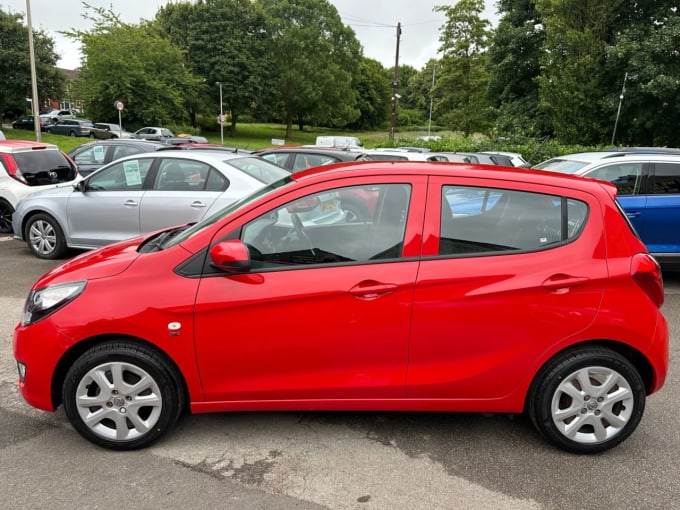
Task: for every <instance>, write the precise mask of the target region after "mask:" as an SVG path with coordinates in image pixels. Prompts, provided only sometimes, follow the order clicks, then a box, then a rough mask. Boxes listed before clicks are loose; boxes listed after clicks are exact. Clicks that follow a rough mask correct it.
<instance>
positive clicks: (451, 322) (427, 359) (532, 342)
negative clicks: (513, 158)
mask: <svg viewBox="0 0 680 510" xmlns="http://www.w3.org/2000/svg"><path fill="white" fill-rule="evenodd" d="M487 182H488V181H483V180H475V179H462V178H461V179H456V180H451V179H450V178H445V177H437V178H432V179H431V184H430V186H429V188H428V207H427V211H426V221H425V230H424V234H423V237H424V239H425V244H424V247H423V259H422V263H421V267H420V270H419V272H418V279H417V282H416V288H415V293H414V305H413V329H412V338H411V349H410V355H409V371H408V380H407V389H408V396H409V397H410V398H455V399H480V398H482V399H498V398H501V397H503V396H506V395H508V394H510V393H511V392H512V391H513V390H514V389H516V388H517V387H518V386H519V385H520V384H521V383H522V382H523V381H524V378H526V375H527V373H529V372H530V371H531V370H533V369H535V367H534V366H533V365H532V363H535V360H536V359H538V358H540V356H541V354H542V353H544V352H545V351H546V350H547V349H548V348H549V347H551V346H554V345H555V344H559V343H560V342H563V341H564V340H565V339H567V338H568V337H569V336H571V335H573V334H575V333H577V332H578V331H580V330H582V329H584V328H585V327H587V326H588V325H589V324H590V323H591V322H592V320H593V319H594V317H595V315H596V313H597V310H598V307H599V306H600V300H601V297H602V293H603V290H604V286H605V284H606V282H607V265H606V258H605V253H604V252H603V250H604V248H603V247H604V242H603V238H602V236H603V225H602V212H601V210H600V207H599V203H598V202H597V201H596V200H595V199H594V198H593V197H591V196H590V195H587V194H584V193H578V192H573V193H572V192H570V193H569V198H568V199H567V198H564V199H563V198H562V193H563V192H564V190H562V189H558V190H556V189H553V188H548V187H541V186H533V187H532V190H533V192H532V193H527V192H524V191H522V188H518V187H517V184H516V183H507V185H505V186H503V185H500V186H498V185H497V186H490V185H488V184H487ZM524 187H525V188H526V186H524ZM566 211H568V214H569V224H568V226H567V228H566V229H565V228H564V227H563V226H564V225H565V223H564V222H563V221H562V216H563V214H565V213H566ZM586 218H587V221H586ZM594 250H595V251H594ZM485 407H486V408H487V409H488V407H489V406H488V405H486V406H485Z"/></svg>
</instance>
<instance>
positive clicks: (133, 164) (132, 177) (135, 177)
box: [123, 159, 142, 186]
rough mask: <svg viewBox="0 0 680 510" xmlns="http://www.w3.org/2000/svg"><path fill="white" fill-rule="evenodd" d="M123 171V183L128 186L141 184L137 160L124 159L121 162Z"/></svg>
mask: <svg viewBox="0 0 680 510" xmlns="http://www.w3.org/2000/svg"><path fill="white" fill-rule="evenodd" d="M123 171H124V172H125V183H126V184H127V185H128V186H141V185H142V174H141V173H140V171H139V161H137V160H136V159H135V160H132V161H125V162H124V163H123Z"/></svg>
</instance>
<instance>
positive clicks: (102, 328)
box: [14, 161, 668, 453]
mask: <svg viewBox="0 0 680 510" xmlns="http://www.w3.org/2000/svg"><path fill="white" fill-rule="evenodd" d="M353 189H361V190H371V192H372V193H374V194H377V201H376V205H375V208H374V211H373V213H372V215H371V217H370V218H367V219H366V220H365V221H347V220H346V219H343V218H342V216H340V217H339V218H338V216H337V215H333V216H332V218H333V219H332V221H331V220H328V219H327V218H330V217H331V216H329V215H328V214H324V210H323V209H324V207H326V205H327V204H330V205H328V207H330V208H334V207H335V208H337V204H336V205H335V206H333V201H334V200H339V198H338V197H339V196H340V194H341V193H342V192H343V191H346V190H353ZM615 194H616V188H615V187H614V186H613V185H611V184H609V183H605V182H601V181H595V180H591V179H586V178H579V177H571V176H564V175H557V174H553V173H542V172H536V171H526V170H511V169H503V168H489V167H481V168H480V167H476V166H472V165H461V164H448V163H441V164H440V163H414V162H375V161H371V162H362V163H349V164H342V165H335V166H328V167H320V168H316V169H311V170H307V171H303V172H301V173H297V174H292V175H291V176H290V177H286V178H285V179H283V180H281V181H278V182H276V183H274V184H272V185H270V186H268V187H267V188H264V189H262V190H261V191H259V192H257V193H255V194H254V195H252V196H250V197H248V198H246V199H244V200H242V201H240V202H239V203H236V204H235V205H233V206H230V207H229V208H227V209H224V210H222V211H220V212H219V213H218V214H216V215H214V216H213V217H211V218H209V219H206V220H205V221H202V222H200V223H198V224H195V225H190V226H187V225H185V226H182V227H177V228H173V229H168V230H165V231H162V232H156V233H153V234H150V235H146V236H143V237H138V238H135V239H131V240H128V241H125V242H122V243H118V244H115V245H111V246H108V247H105V248H102V249H99V250H96V251H93V252H89V253H86V254H83V255H81V256H78V257H76V258H74V259H72V260H69V261H66V262H64V263H63V264H62V265H61V266H59V267H57V268H56V269H54V270H52V271H50V272H49V273H47V274H45V275H44V276H43V277H42V278H41V279H40V280H39V281H38V282H37V283H36V284H35V285H34V286H33V288H32V290H31V292H30V295H29V297H28V300H27V302H26V307H25V311H24V314H23V317H22V319H21V322H20V324H18V325H17V327H16V329H15V333H14V355H15V358H16V360H17V365H18V369H19V387H20V390H21V393H22V394H23V396H24V398H25V399H26V400H27V401H28V402H29V403H30V404H31V405H33V406H35V407H38V408H40V409H44V410H47V411H53V410H54V409H55V408H56V407H57V406H59V405H62V404H63V406H64V408H65V412H66V415H67V416H68V418H69V420H70V421H71V423H72V424H73V426H74V427H75V428H76V430H77V431H78V432H79V433H80V434H82V435H83V436H84V437H85V438H87V439H89V440H90V441H92V442H94V443H96V444H98V445H101V446H105V447H109V448H113V449H119V450H128V449H134V448H139V447H143V446H146V445H148V444H150V443H152V442H153V441H155V440H157V439H158V438H159V437H161V436H162V435H163V434H164V433H165V432H166V431H167V430H168V429H170V428H171V426H172V425H173V424H174V423H175V421H176V420H177V419H178V418H179V417H180V415H182V413H183V412H185V411H191V412H194V413H203V412H216V411H245V410H248V411H251V410H408V411H456V412H502V413H527V414H528V415H529V416H530V417H531V420H532V421H533V423H534V424H535V426H536V427H537V429H538V430H539V431H540V432H541V433H542V435H543V436H544V437H545V438H547V440H549V441H550V442H551V443H553V444H554V445H556V446H558V447H560V448H563V449H565V450H568V451H573V452H581V453H592V452H599V451H603V450H606V449H608V448H611V447H613V446H615V445H617V444H618V443H620V442H621V441H623V440H624V439H626V438H627V437H628V436H629V435H630V434H631V433H632V432H633V430H634V429H635V428H636V426H637V425H638V423H639V421H640V419H641V418H642V415H643V411H644V407H645V399H646V396H647V395H650V394H652V393H654V392H655V391H657V390H659V389H660V388H661V386H662V385H663V383H664V379H665V377H666V372H667V369H668V327H667V323H666V320H665V318H664V317H663V315H662V313H661V312H660V307H661V305H662V303H663V299H664V294H663V284H662V279H661V273H660V271H659V266H658V264H657V263H656V261H655V260H654V259H653V258H652V257H651V256H650V255H649V254H648V253H647V250H646V249H645V246H644V245H643V243H642V242H641V241H640V239H639V238H638V236H637V235H636V233H635V231H634V230H633V228H632V227H631V225H630V223H629V222H628V220H627V219H626V216H625V215H624V214H623V213H622V211H621V209H620V207H619V206H618V204H617V202H616V201H615Z"/></svg>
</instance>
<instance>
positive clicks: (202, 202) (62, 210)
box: [12, 151, 290, 259]
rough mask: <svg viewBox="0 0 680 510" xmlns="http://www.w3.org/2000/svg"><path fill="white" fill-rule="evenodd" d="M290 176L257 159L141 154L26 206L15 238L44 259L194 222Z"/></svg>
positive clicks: (18, 214) (18, 215)
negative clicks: (72, 250) (73, 249)
mask: <svg viewBox="0 0 680 510" xmlns="http://www.w3.org/2000/svg"><path fill="white" fill-rule="evenodd" d="M289 176H290V173H289V172H288V171H287V170H284V169H283V168H281V167H278V166H276V165H274V164H272V163H270V162H268V161H265V160H264V159H262V158H260V157H257V156H250V155H241V154H230V153H213V152H210V153H208V152H205V153H203V152H200V151H191V152H189V151H177V152H174V151H168V152H162V153H157V152H154V153H145V154H137V155H134V156H129V157H126V158H122V159H119V160H116V161H114V162H112V163H110V164H108V165H106V166H104V167H102V168H100V169H99V170H97V171H96V172H94V173H93V174H91V175H89V176H88V177H87V178H86V179H84V180H82V181H81V182H79V183H78V184H76V185H74V186H67V187H63V188H59V189H54V190H47V192H38V193H34V194H32V195H30V196H29V197H27V198H25V199H23V200H21V201H19V203H18V205H17V207H16V211H15V213H14V215H13V216H12V226H13V228H14V238H15V239H18V240H24V241H26V242H27V244H28V246H29V248H30V249H31V251H32V252H33V253H34V254H35V255H36V256H38V257H40V258H43V259H55V258H59V257H62V256H63V255H64V254H65V253H66V250H67V249H68V248H79V249H91V248H96V247H99V246H104V245H106V244H110V243H114V242H117V241H121V240H124V239H128V238H131V237H135V236H138V235H140V234H143V233H146V232H151V231H154V230H159V229H163V228H167V227H171V226H174V225H181V224H185V223H193V222H196V221H199V220H201V219H202V218H204V217H206V216H209V215H211V214H212V213H213V212H215V211H218V210H219V209H222V208H223V207H225V206H227V205H229V204H231V203H232V202H235V201H236V200H238V199H240V198H242V197H244V196H246V195H248V194H250V193H252V192H254V191H256V190H258V189H260V188H262V187H264V186H266V185H268V184H271V183H272V182H275V181H278V180H279V179H281V178H286V177H289Z"/></svg>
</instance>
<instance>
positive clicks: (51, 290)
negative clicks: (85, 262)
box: [21, 281, 87, 326]
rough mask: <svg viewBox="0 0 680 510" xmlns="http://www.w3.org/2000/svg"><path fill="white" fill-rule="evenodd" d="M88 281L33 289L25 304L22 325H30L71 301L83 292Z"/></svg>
mask: <svg viewBox="0 0 680 510" xmlns="http://www.w3.org/2000/svg"><path fill="white" fill-rule="evenodd" d="M86 283H87V282H86V281H78V282H69V283H58V284H56V285H48V286H47V287H43V288H41V289H35V290H32V291H31V293H30V294H29V295H28V299H27V300H26V305H25V306H24V314H23V316H22V318H21V325H22V326H29V325H30V324H33V323H35V322H37V321H39V320H40V319H44V318H45V317H47V316H48V315H51V314H52V313H54V312H56V311H57V310H59V309H60V308H61V307H62V306H64V305H66V304H67V303H70V302H71V301H73V300H74V299H75V298H77V297H78V296H79V295H80V294H81V293H82V292H83V290H84V289H85V285H86Z"/></svg>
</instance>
